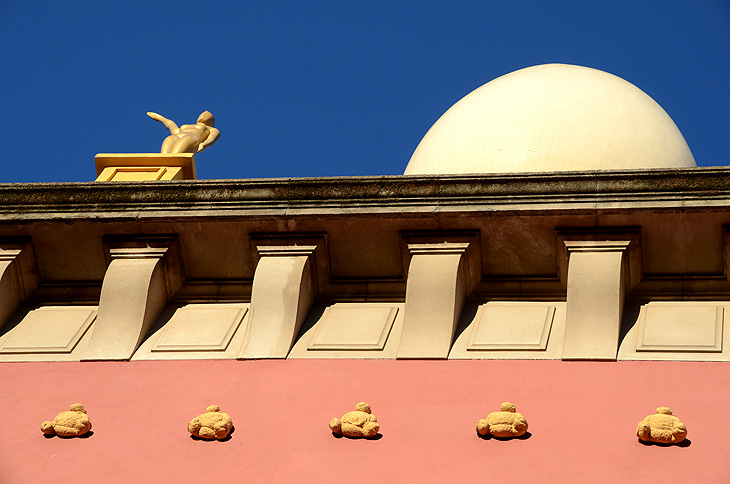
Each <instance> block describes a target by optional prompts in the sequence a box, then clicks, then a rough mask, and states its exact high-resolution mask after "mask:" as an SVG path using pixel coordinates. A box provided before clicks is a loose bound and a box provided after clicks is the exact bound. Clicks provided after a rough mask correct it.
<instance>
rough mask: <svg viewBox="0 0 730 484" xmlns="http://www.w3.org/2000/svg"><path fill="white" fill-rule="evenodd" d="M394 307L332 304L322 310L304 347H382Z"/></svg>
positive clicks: (312, 348) (392, 319)
mask: <svg viewBox="0 0 730 484" xmlns="http://www.w3.org/2000/svg"><path fill="white" fill-rule="evenodd" d="M397 313H398V308H397V307H396V306H376V305H373V304H346V305H333V306H329V307H327V308H326V309H325V310H324V313H323V314H322V318H321V319H320V321H319V322H318V323H317V327H316V328H315V332H314V335H313V336H312V340H311V342H310V343H309V346H308V348H307V350H309V351H312V350H314V351H316V350H344V351H348V350H382V349H383V348H384V347H385V342H386V340H387V339H388V334H390V330H391V328H392V327H393V322H394V321H395V317H396V315H397Z"/></svg>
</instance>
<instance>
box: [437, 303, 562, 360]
mask: <svg viewBox="0 0 730 484" xmlns="http://www.w3.org/2000/svg"><path fill="white" fill-rule="evenodd" d="M564 334H565V303H564V302H559V301H489V302H486V303H479V302H478V301H474V300H472V301H469V302H468V303H467V304H466V305H465V306H464V312H463V315H462V321H461V323H460V327H459V331H458V332H457V336H456V339H455V341H454V345H453V347H452V348H451V352H450V353H449V359H495V360H498V359H521V360H537V359H541V360H542V359H560V358H561V356H562V353H563V338H564Z"/></svg>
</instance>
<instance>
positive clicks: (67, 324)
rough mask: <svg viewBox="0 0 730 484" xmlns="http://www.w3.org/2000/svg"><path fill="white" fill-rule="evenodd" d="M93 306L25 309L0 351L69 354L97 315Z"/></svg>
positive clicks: (6, 352)
mask: <svg viewBox="0 0 730 484" xmlns="http://www.w3.org/2000/svg"><path fill="white" fill-rule="evenodd" d="M96 312H97V310H96V307H75V306H47V307H41V308H37V309H33V310H30V311H28V313H27V314H26V315H25V316H24V317H23V319H22V320H21V321H20V323H18V325H17V326H16V327H15V328H13V330H12V332H11V334H10V335H9V337H8V338H7V339H6V340H5V342H4V343H3V345H2V346H1V347H0V353H5V354H21V353H22V354H34V353H60V354H69V353H71V352H72V351H73V349H74V348H75V347H76V345H77V344H78V343H79V341H80V340H81V338H82V337H83V336H84V333H86V331H87V330H88V329H89V327H90V326H91V324H92V323H93V322H94V319H95V318H96Z"/></svg>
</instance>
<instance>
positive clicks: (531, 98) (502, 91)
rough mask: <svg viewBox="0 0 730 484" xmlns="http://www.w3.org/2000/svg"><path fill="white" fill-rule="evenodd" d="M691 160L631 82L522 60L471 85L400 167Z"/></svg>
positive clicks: (468, 169)
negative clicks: (477, 85)
mask: <svg viewBox="0 0 730 484" xmlns="http://www.w3.org/2000/svg"><path fill="white" fill-rule="evenodd" d="M693 166H697V165H696V163H695V160H694V157H693V156H692V152H691V151H690V149H689V146H687V142H686V141H685V140H684V137H683V136H682V133H680V131H679V129H678V128H677V125H675V124H674V122H673V121H672V118H670V117H669V115H668V114H667V113H666V112H665V111H664V110H663V109H662V108H661V106H659V105H658V104H657V103H656V102H655V101H654V100H653V99H652V98H651V97H649V96H648V95H647V94H645V93H644V92H643V91H642V90H641V89H639V88H637V87H636V86H634V85H633V84H631V83H629V82H626V81H624V80H623V79H621V78H619V77H616V76H614V75H612V74H609V73H607V72H603V71H599V70H596V69H591V68H588V67H580V66H571V65H565V64H546V65H540V66H534V67H528V68H526V69H521V70H519V71H515V72H512V73H510V74H507V75H505V76H502V77H500V78H498V79H495V80H493V81H491V82H488V83H487V84H485V85H483V86H482V87H480V88H478V89H476V90H474V91H473V92H471V93H470V94H468V95H467V96H466V97H464V98H463V99H461V100H460V101H459V102H457V103H456V104H454V105H453V106H452V107H451V109H449V110H448V111H446V113H445V114H444V115H443V116H441V118H439V120H438V121H436V123H435V124H434V125H433V126H432V127H431V129H430V130H429V131H428V133H426V136H424V137H423V139H422V140H421V143H420V144H419V145H418V147H417V148H416V151H415V152H414V153H413V156H412V157H411V160H410V161H409V162H408V166H407V167H406V171H405V174H406V175H412V174H450V173H510V172H532V171H537V172H540V171H543V172H544V171H571V170H613V169H645V168H681V167H693Z"/></svg>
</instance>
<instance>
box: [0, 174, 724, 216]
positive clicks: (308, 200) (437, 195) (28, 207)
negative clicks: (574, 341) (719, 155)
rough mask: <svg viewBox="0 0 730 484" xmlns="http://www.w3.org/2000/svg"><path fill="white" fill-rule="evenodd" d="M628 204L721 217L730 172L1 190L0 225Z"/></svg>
mask: <svg viewBox="0 0 730 484" xmlns="http://www.w3.org/2000/svg"><path fill="white" fill-rule="evenodd" d="M617 204H618V205H617ZM625 204H630V205H631V207H632V208H642V209H643V208H647V209H657V210H665V211H666V210H676V209H678V208H681V209H691V208H692V207H693V206H696V207H700V206H701V207H703V208H704V209H705V210H707V209H708V208H711V207H718V208H726V207H728V206H730V168H726V167H708V168H692V169H658V170H644V171H600V172H566V173H549V174H544V173H533V174H529V173H528V174H519V175H510V176H505V175H450V176H378V177H328V178H279V179H244V180H195V181H164V182H81V183H32V184H31V183H18V184H0V220H19V219H20V220H22V219H36V218H47V217H48V215H49V214H59V216H61V217H63V218H77V219H78V218H119V217H121V218H125V217H129V216H132V217H134V218H140V217H142V218H155V217H158V216H174V215H178V214H179V215H182V214H185V215H188V216H195V215H198V214H200V215H205V216H208V217H209V216H215V215H224V216H235V215H249V214H258V215H266V214H275V215H281V214H295V213H298V214H303V215H304V214H330V213H331V214H332V215H337V214H339V215H344V214H347V213H348V212H350V213H352V212H353V211H354V212H357V213H369V212H372V213H383V212H390V211H394V212H395V211H398V212H433V211H440V212H472V211H484V210H485V209H487V210H490V211H492V210H493V211H506V212H513V211H526V212H530V211H534V210H544V209H551V210H559V211H560V210H567V211H574V210H589V211H591V210H599V209H600V210H612V209H625V208H626V205H625ZM343 209H344V210H343ZM211 210H213V211H216V212H219V213H216V214H212V213H210V211H211ZM202 212H207V213H205V214H203V213H202Z"/></svg>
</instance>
